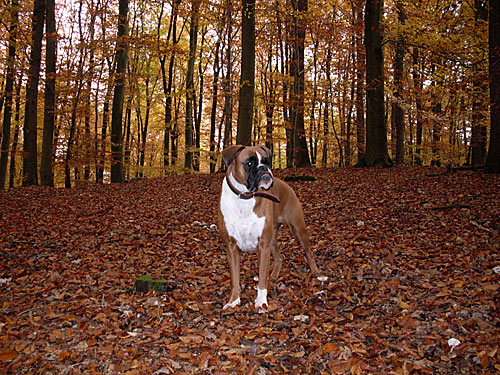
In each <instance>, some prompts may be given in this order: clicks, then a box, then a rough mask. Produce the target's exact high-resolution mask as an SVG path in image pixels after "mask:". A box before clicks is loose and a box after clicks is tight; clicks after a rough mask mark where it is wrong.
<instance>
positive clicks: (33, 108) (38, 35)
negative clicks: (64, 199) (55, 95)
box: [23, 0, 45, 186]
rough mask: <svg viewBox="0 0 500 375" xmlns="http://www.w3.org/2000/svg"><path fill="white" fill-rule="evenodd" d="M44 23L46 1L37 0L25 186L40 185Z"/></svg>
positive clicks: (26, 128)
mask: <svg viewBox="0 0 500 375" xmlns="http://www.w3.org/2000/svg"><path fill="white" fill-rule="evenodd" d="M44 21H45V0H35V4H34V9H33V19H32V36H33V44H32V48H31V54H30V68H29V77H28V87H27V88H26V106H25V109H24V127H23V129H24V143H23V186H29V185H38V168H37V159H38V146H37V118H38V115H37V106H38V82H39V79H40V64H41V61H42V39H43V26H44V23H45V22H44Z"/></svg>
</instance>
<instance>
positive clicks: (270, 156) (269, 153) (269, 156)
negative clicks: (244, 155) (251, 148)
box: [260, 146, 273, 160]
mask: <svg viewBox="0 0 500 375" xmlns="http://www.w3.org/2000/svg"><path fill="white" fill-rule="evenodd" d="M260 148H261V149H263V150H264V152H265V153H266V156H267V158H268V159H269V160H271V159H272V156H273V154H272V152H271V150H269V149H268V148H267V147H266V146H260Z"/></svg>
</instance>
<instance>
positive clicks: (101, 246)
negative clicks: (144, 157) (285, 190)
mask: <svg viewBox="0 0 500 375" xmlns="http://www.w3.org/2000/svg"><path fill="white" fill-rule="evenodd" d="M275 174H276V175H278V176H281V177H284V176H287V175H292V174H306V175H315V176H316V177H317V178H318V180H317V181H310V182H291V183H290V185H292V187H293V188H294V190H295V191H296V192H297V194H298V196H299V197H300V200H301V201H302V204H303V206H304V211H305V216H306V222H307V224H308V226H309V228H310V233H311V239H312V243H313V248H314V252H315V254H316V260H317V262H318V265H319V266H320V268H321V270H322V272H323V273H324V274H326V275H327V276H328V277H329V278H328V280H327V281H325V282H321V281H319V280H318V279H317V278H316V277H314V275H312V274H311V273H310V272H309V270H308V267H307V262H306V261H305V258H304V254H303V251H302V250H301V249H300V246H299V245H298V243H297V242H296V241H295V240H294V239H293V237H292V236H291V234H290V233H289V231H288V229H286V228H283V229H282V230H281V231H280V236H279V243H280V248H281V250H282V253H283V254H284V256H285V260H284V262H283V267H282V271H281V274H280V277H279V279H278V280H277V282H276V283H274V284H273V286H272V290H271V291H270V295H269V296H268V301H269V312H267V313H264V314H259V313H257V312H255V311H254V307H253V302H254V299H255V296H256V291H255V289H254V288H255V284H256V283H255V281H254V280H253V278H254V276H256V264H257V260H256V255H255V254H245V255H244V256H243V257H242V272H241V275H242V276H241V277H242V284H243V285H244V287H243V290H242V304H241V306H239V307H237V308H235V309H234V310H232V311H223V310H222V306H223V305H224V304H225V303H226V302H227V301H228V298H229V293H230V281H229V273H228V268H227V262H226V255H225V249H224V247H223V244H222V241H221V240H220V238H219V235H218V233H217V229H216V227H215V226H216V210H217V202H218V197H219V191H220V185H221V181H222V178H223V175H221V174H218V175H182V176H169V177H164V178H154V179H144V180H139V181H135V182H132V183H128V184H118V185H102V186H89V187H85V188H76V189H72V190H65V189H52V188H41V187H30V188H15V189H10V190H6V191H2V192H0V207H1V210H0V228H1V230H0V373H6V374H14V373H16V374H79V373H85V374H128V375H133V374H193V373H199V374H232V373H234V374H257V375H259V374H276V373H284V374H285V373H289V374H401V375H404V374H493V373H498V372H500V351H499V348H500V309H499V304H500V297H499V295H500V289H499V286H500V176H495V175H487V174H483V173H480V172H468V171H462V172H456V173H446V171H445V170H443V169H437V168H418V167H402V168H390V169H376V168H375V169H355V168H342V169H311V170H289V171H275ZM144 275H149V276H151V277H152V278H154V279H165V280H167V282H168V283H169V286H170V291H169V292H167V293H166V294H164V295H162V296H157V295H156V294H155V292H149V293H148V294H141V293H138V292H135V291H134V289H133V286H134V280H135V278H136V277H140V276H144ZM450 339H456V340H459V341H460V345H458V346H455V345H453V340H452V341H449V340H450ZM450 344H452V345H451V346H450Z"/></svg>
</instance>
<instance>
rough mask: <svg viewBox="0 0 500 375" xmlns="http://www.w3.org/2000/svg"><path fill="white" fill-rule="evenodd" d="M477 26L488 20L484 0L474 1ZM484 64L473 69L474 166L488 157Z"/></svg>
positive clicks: (472, 157) (472, 143)
mask: <svg viewBox="0 0 500 375" xmlns="http://www.w3.org/2000/svg"><path fill="white" fill-rule="evenodd" d="M474 3H475V4H474V8H475V9H474V11H475V17H474V18H475V26H478V23H479V21H480V20H481V21H487V20H488V5H487V2H485V1H483V0H475V1H474ZM482 67H483V66H482V64H480V63H479V62H476V64H474V69H473V74H474V78H473V82H472V89H473V92H472V98H473V103H472V134H471V148H472V150H471V164H472V166H473V167H478V166H482V165H483V164H484V161H485V159H486V139H487V129H486V116H485V112H486V108H485V107H486V106H485V101H486V100H487V97H488V85H487V83H486V82H487V77H486V72H485V71H484V70H483V69H482Z"/></svg>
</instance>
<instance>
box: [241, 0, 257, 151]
mask: <svg viewBox="0 0 500 375" xmlns="http://www.w3.org/2000/svg"><path fill="white" fill-rule="evenodd" d="M254 91H255V0H242V9H241V76H240V100H239V106H238V129H237V132H236V143H237V144H240V145H250V143H251V141H252V121H253V101H254Z"/></svg>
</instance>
